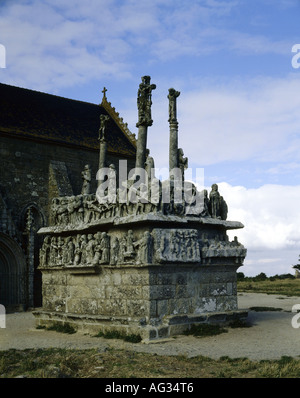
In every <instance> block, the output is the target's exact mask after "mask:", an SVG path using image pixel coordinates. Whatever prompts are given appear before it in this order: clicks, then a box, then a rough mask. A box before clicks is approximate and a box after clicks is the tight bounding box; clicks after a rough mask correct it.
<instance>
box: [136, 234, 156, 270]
mask: <svg viewBox="0 0 300 398" xmlns="http://www.w3.org/2000/svg"><path fill="white" fill-rule="evenodd" d="M134 246H135V247H136V246H137V247H138V255H137V264H150V263H151V262H152V236H151V234H150V232H149V231H145V232H144V234H143V237H142V238H141V239H140V240H139V241H137V242H135V243H134Z"/></svg>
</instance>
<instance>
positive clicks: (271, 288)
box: [237, 278, 300, 297]
mask: <svg viewBox="0 0 300 398" xmlns="http://www.w3.org/2000/svg"><path fill="white" fill-rule="evenodd" d="M237 290H238V292H247V293H266V294H278V295H283V296H296V297H300V279H274V280H273V279H270V278H268V279H266V280H262V281H259V280H257V281H255V280H251V278H249V279H248V278H246V279H245V280H241V281H238V283H237Z"/></svg>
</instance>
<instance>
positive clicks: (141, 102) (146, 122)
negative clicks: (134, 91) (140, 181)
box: [135, 76, 156, 169]
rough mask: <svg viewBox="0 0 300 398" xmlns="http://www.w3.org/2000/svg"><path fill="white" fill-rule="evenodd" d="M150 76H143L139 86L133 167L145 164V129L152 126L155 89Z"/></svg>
mask: <svg viewBox="0 0 300 398" xmlns="http://www.w3.org/2000/svg"><path fill="white" fill-rule="evenodd" d="M150 79H151V78H150V76H143V77H142V83H141V84H140V85H139V89H138V97H137V107H138V122H137V124H136V126H137V127H138V128H139V133H138V139H137V150H136V162H135V167H137V168H142V169H143V168H144V167H145V162H146V149H147V129H148V126H152V123H153V120H152V118H151V105H152V90H155V89H156V85H155V84H150Z"/></svg>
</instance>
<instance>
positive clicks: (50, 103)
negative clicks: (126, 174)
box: [0, 83, 136, 157]
mask: <svg viewBox="0 0 300 398" xmlns="http://www.w3.org/2000/svg"><path fill="white" fill-rule="evenodd" d="M104 105H105V106H103V105H96V104H91V103H88V102H81V101H77V100H72V99H67V98H63V97H58V96H55V95H51V94H46V93H42V92H39V91H33V90H28V89H24V88H20V87H14V86H10V85H6V84H1V83H0V134H3V133H4V134H5V135H10V136H18V137H22V138H27V139H34V140H42V141H44V140H46V141H48V142H49V141H51V142H53V143H56V144H68V145H76V146H80V147H85V148H90V149H97V150H98V149H99V141H98V134H99V133H98V132H99V126H100V115H101V114H105V115H107V114H108V115H109V116H111V119H110V120H109V122H108V127H107V128H108V148H107V149H108V152H111V153H114V154H120V155H126V156H129V157H131V156H135V152H136V145H135V139H134V136H133V135H132V134H131V133H130V132H129V130H128V129H127V127H126V125H125V124H124V123H123V121H122V119H121V118H118V113H116V112H115V110H114V108H111V107H110V103H108V102H107V101H106V100H105V104H104Z"/></svg>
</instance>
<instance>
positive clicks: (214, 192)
mask: <svg viewBox="0 0 300 398" xmlns="http://www.w3.org/2000/svg"><path fill="white" fill-rule="evenodd" d="M209 203H210V214H211V216H212V217H213V218H221V215H220V209H221V196H220V193H219V191H218V185H217V184H213V185H212V186H211V192H210V194H209Z"/></svg>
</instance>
